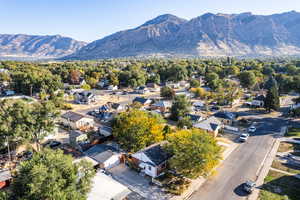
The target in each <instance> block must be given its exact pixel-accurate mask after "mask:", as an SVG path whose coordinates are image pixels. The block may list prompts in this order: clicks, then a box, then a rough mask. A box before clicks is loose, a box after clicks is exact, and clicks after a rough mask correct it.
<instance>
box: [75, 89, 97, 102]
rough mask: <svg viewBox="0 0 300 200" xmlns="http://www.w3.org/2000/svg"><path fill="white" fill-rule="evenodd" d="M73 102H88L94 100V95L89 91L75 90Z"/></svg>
mask: <svg viewBox="0 0 300 200" xmlns="http://www.w3.org/2000/svg"><path fill="white" fill-rule="evenodd" d="M74 97H75V100H74V101H75V103H78V104H90V103H92V102H95V101H96V98H95V95H94V94H93V93H92V92H90V91H82V92H75V93H74Z"/></svg>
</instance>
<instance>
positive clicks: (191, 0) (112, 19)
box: [0, 0, 300, 42]
mask: <svg viewBox="0 0 300 200" xmlns="http://www.w3.org/2000/svg"><path fill="white" fill-rule="evenodd" d="M291 10H296V11H300V1H299V0H0V18H1V20H0V27H1V32H0V33H25V34H39V35H54V34H60V35H64V36H70V37H73V38H74V39H77V40H82V41H87V42H90V41H93V40H96V39H100V38H102V37H104V36H106V35H109V34H111V33H114V32H116V31H120V30H124V29H129V28H133V27H136V26H138V25H141V24H143V23H144V22H145V21H147V20H150V19H152V18H154V17H156V16H158V15H161V14H166V13H170V14H174V15H177V16H178V17H182V18H186V19H191V18H194V17H197V16H199V15H202V14H204V13H206V12H212V13H241V12H248V11H250V12H252V13H254V14H272V13H278V12H287V11H291Z"/></svg>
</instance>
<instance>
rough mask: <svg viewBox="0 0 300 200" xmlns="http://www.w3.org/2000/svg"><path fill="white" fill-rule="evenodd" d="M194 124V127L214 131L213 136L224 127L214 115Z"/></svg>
mask: <svg viewBox="0 0 300 200" xmlns="http://www.w3.org/2000/svg"><path fill="white" fill-rule="evenodd" d="M193 126H194V128H199V129H202V130H205V131H207V132H209V133H212V134H213V136H214V137H216V136H217V135H218V133H219V130H220V129H221V128H222V122H221V121H220V120H218V119H217V118H216V117H214V116H212V117H209V118H208V119H206V120H203V121H201V122H199V123H196V124H194V125H193Z"/></svg>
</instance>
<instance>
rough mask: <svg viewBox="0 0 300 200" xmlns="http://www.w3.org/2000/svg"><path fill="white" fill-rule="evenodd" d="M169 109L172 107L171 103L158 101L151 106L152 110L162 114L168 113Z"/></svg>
mask: <svg viewBox="0 0 300 200" xmlns="http://www.w3.org/2000/svg"><path fill="white" fill-rule="evenodd" d="M171 107H172V102H171V101H158V102H156V103H154V104H152V105H151V109H152V110H159V111H160V112H162V113H164V112H168V111H169V109H170V108H171Z"/></svg>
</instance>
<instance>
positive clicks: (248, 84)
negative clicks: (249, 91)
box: [239, 71, 256, 88]
mask: <svg viewBox="0 0 300 200" xmlns="http://www.w3.org/2000/svg"><path fill="white" fill-rule="evenodd" d="M239 78H240V82H241V85H242V87H244V88H252V87H253V86H254V85H255V84H256V78H255V74H254V73H253V72H252V71H244V72H241V73H240V76H239Z"/></svg>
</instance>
